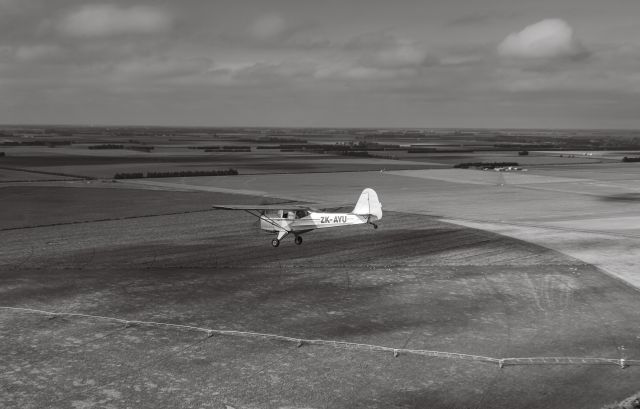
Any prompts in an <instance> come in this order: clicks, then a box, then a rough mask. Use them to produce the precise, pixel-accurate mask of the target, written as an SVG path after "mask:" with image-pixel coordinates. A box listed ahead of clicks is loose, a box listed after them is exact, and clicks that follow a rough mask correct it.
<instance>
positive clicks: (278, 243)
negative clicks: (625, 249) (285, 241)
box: [271, 239, 280, 247]
mask: <svg viewBox="0 0 640 409" xmlns="http://www.w3.org/2000/svg"><path fill="white" fill-rule="evenodd" d="M271 245H272V246H273V247H278V246H279V245H280V240H278V239H273V240H271Z"/></svg>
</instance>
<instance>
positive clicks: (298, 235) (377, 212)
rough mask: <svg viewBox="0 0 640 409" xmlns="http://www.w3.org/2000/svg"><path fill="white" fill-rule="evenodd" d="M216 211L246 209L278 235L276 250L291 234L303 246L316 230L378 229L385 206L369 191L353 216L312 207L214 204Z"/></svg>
mask: <svg viewBox="0 0 640 409" xmlns="http://www.w3.org/2000/svg"><path fill="white" fill-rule="evenodd" d="M212 207H213V208H214V209H224V210H244V211H246V212H247V213H249V214H250V215H252V216H255V217H257V218H258V219H259V220H260V229H262V230H265V231H266V232H268V233H276V237H275V238H274V239H273V240H271V245H272V246H273V247H278V246H279V245H280V241H281V240H282V239H283V238H284V237H285V236H287V235H289V234H293V235H294V236H295V240H294V242H295V243H296V244H302V234H304V233H307V232H310V231H312V230H315V229H324V228H328V227H342V226H352V225H356V224H370V225H372V226H373V228H374V229H377V228H378V225H377V224H376V223H374V222H376V221H378V220H380V219H382V204H381V203H380V200H378V194H377V193H376V192H375V190H373V189H370V188H366V189H364V190H363V191H362V193H361V194H360V198H359V199H358V201H357V202H356V205H355V207H354V208H353V210H352V211H351V212H350V213H323V212H320V211H318V210H317V208H315V207H311V206H308V205H296V204H292V205H287V204H273V205H251V206H245V205H214V206H212Z"/></svg>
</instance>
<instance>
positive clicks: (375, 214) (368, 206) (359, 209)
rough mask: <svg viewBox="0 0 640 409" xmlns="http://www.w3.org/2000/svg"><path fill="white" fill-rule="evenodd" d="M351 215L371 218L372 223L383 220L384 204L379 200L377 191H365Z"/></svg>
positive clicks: (367, 189)
mask: <svg viewBox="0 0 640 409" xmlns="http://www.w3.org/2000/svg"><path fill="white" fill-rule="evenodd" d="M351 213H353V214H357V215H360V216H369V217H370V218H371V220H372V221H375V220H380V219H382V203H380V201H379V200H378V194H377V193H376V191H375V190H373V189H370V188H366V189H365V190H363V191H362V193H360V198H359V199H358V202H357V203H356V207H354V208H353V211H352V212H351Z"/></svg>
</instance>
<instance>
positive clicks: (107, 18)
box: [58, 4, 172, 37]
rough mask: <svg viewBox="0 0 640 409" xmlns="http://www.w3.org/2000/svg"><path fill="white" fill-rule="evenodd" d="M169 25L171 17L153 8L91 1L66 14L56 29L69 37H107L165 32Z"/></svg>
mask: <svg viewBox="0 0 640 409" xmlns="http://www.w3.org/2000/svg"><path fill="white" fill-rule="evenodd" d="M171 25H172V19H171V16H170V15H169V14H167V13H166V12H165V11H163V10H161V9H158V8H155V7H151V6H132V7H119V6H116V5H111V4H93V5H85V6H82V7H80V8H79V9H77V10H75V11H73V12H71V13H69V14H67V15H66V16H65V17H64V18H62V20H60V21H59V24H58V28H59V30H60V31H61V32H63V33H64V34H67V35H69V36H72V37H108V36H114V35H121V34H153V33H158V32H162V31H166V30H168V29H170V28H171Z"/></svg>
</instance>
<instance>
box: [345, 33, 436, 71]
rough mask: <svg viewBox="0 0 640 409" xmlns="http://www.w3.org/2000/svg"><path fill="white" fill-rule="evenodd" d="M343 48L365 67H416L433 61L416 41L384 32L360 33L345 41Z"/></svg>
mask: <svg viewBox="0 0 640 409" xmlns="http://www.w3.org/2000/svg"><path fill="white" fill-rule="evenodd" d="M344 50H345V51H346V52H347V53H349V54H350V55H352V56H354V55H355V56H357V62H358V64H359V65H361V66H363V67H367V68H378V69H403V68H411V67H414V68H416V67H420V66H422V65H425V64H431V63H433V62H434V61H431V59H430V58H429V57H428V55H427V51H426V50H425V49H424V48H423V47H421V46H420V45H419V44H418V43H417V42H416V41H414V40H412V39H409V38H402V37H398V36H396V35H394V34H391V33H385V32H379V33H369V34H365V35H360V36H358V37H356V38H354V39H352V40H351V41H349V42H347V43H346V44H345V46H344Z"/></svg>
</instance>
